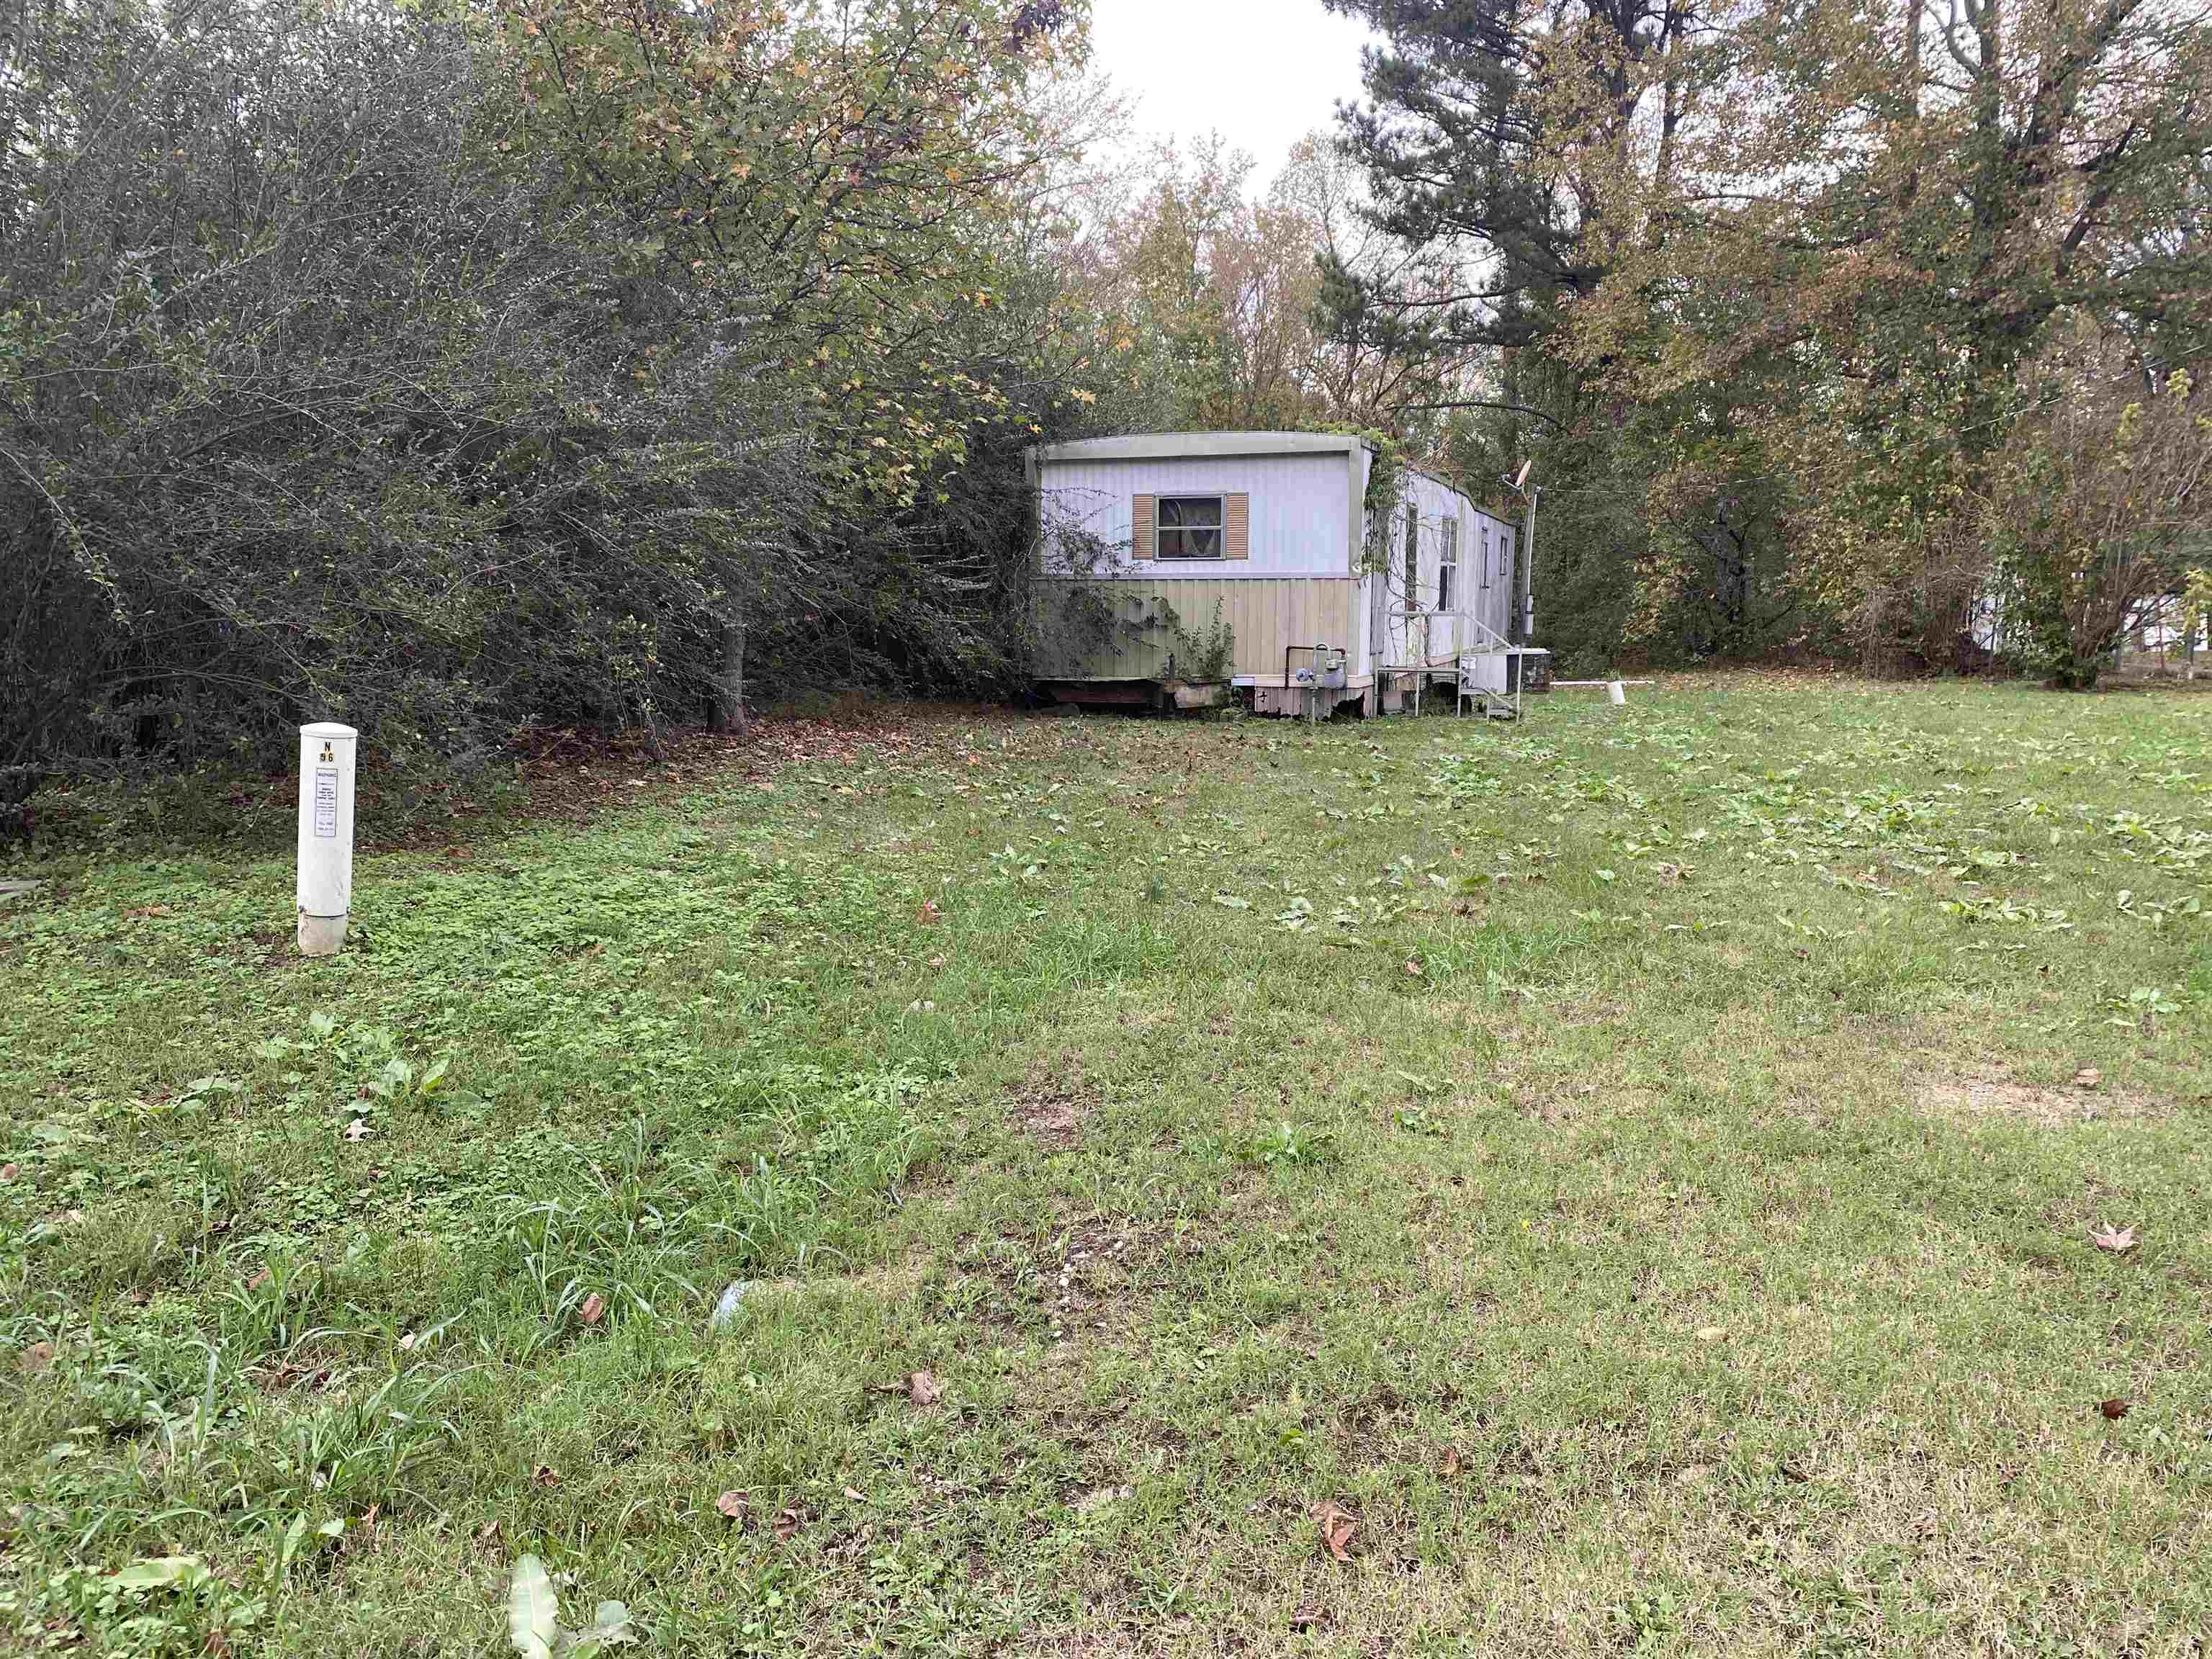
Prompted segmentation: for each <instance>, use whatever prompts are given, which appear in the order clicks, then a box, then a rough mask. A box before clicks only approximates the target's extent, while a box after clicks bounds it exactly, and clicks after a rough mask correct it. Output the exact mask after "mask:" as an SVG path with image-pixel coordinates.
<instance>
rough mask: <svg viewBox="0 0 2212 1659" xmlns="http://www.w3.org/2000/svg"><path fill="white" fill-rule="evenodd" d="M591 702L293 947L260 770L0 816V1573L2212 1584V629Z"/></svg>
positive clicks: (2009, 1595)
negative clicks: (1639, 663)
mask: <svg viewBox="0 0 2212 1659" xmlns="http://www.w3.org/2000/svg"><path fill="white" fill-rule="evenodd" d="M632 776H637V777H640V778H641V779H642V780H643V781H645V782H646V784H647V787H645V788H643V789H641V790H635V791H633V790H630V789H629V778H630V777H632ZM603 781H605V782H606V783H609V784H613V785H616V786H617V793H629V794H632V795H634V796H635V800H634V801H633V802H627V803H625V804H624V805H623V806H622V807H620V808H618V809H616V810H611V811H607V812H605V813H604V814H603V815H602V816H601V817H599V818H598V820H597V821H596V822H594V823H591V824H589V825H587V826H585V827H582V828H578V827H575V826H573V825H568V826H548V825H540V826H538V827H534V828H532V827H526V828H524V829H520V830H519V831H517V832H515V833H513V834H510V835H507V836H503V837H497V838H486V839H482V840H479V841H477V842H473V843H472V844H466V845H462V846H458V847H453V848H445V849H443V850H436V849H422V850H412V851H397V852H388V853H383V854H374V855H372V856H368V857H366V858H365V859H364V860H363V862H362V868H361V870H360V872H359V880H358V889H357V904H358V909H357V911H356V926H357V934H356V939H355V942H354V944H353V945H352V947H351V948H350V949H349V951H348V953H347V954H345V955H344V956H343V957H337V958H335V959H331V960H328V961H323V962H317V963H307V962H302V961H301V960H298V959H297V958H295V957H293V956H292V955H291V954H290V952H289V933H290V926H289V916H288V915H287V908H288V905H289V895H290V884H291V873H290V866H289V848H287V847H286V846H285V845H284V844H283V842H281V841H278V842H271V843H269V844H266V845H264V846H260V847H258V848H245V849H240V848H228V849H224V850H219V851H208V850H205V849H204V848H197V849H196V848H191V847H178V846H161V847H155V846H152V845H151V844H146V843H141V844H135V845H125V846H121V847H110V848H106V850H105V851H104V852H103V854H101V857H100V861H99V862H96V863H95V862H94V861H93V860H90V859H88V858H87V857H85V856H82V855H78V854H52V855H49V856H48V858H47V859H46V861H45V862H43V863H42V864H39V865H35V866H29V867H27V868H26V869H24V870H23V871H22V872H21V873H27V874H30V875H33V876H36V877H40V878H44V879H45V880H46V886H45V887H43V888H41V889H40V890H37V891H35V892H33V893H29V894H27V895H22V896H15V897H13V898H8V899H0V1111H4V1121H5V1122H6V1124H7V1126H8V1127H7V1129H6V1137H7V1140H6V1146H5V1147H4V1149H0V1158H4V1159H5V1160H6V1165H7V1167H6V1169H5V1170H4V1174H5V1176H6V1179H5V1182H4V1183H0V1218H4V1222H5V1243H4V1244H0V1285H4V1290H5V1304H4V1311H0V1351H4V1357H3V1358H0V1407H4V1413H5V1421H4V1425H0V1468H4V1471H5V1474H4V1480H5V1485H6V1487H7V1494H6V1499H5V1502H6V1504H7V1506H8V1508H7V1519H6V1521H5V1522H4V1523H0V1524H4V1526H5V1528H6V1531H5V1533H4V1534H0V1542H4V1545H5V1548H4V1551H0V1619H4V1620H5V1626H4V1628H5V1630H6V1632H7V1633H6V1635H4V1636H0V1645H6V1644H10V1643H14V1644H21V1645H24V1646H27V1647H30V1648H37V1647H40V1646H41V1645H45V1646H64V1645H67V1644H70V1643H71V1642H72V1641H74V1640H76V1639H77V1638H79V1637H80V1636H81V1637H82V1640H83V1644H84V1646H85V1648H86V1649H87V1650H93V1651H111V1650H112V1651H118V1652H133V1653H142V1654H156V1653H168V1654H177V1655H185V1654H198V1653H202V1652H205V1651H209V1650H220V1649H221V1648H222V1647H224V1646H227V1647H228V1650H229V1651H232V1652H237V1653H246V1652H270V1653H276V1652H283V1653H309V1652H330V1651H345V1650H373V1651H379V1652H415V1653H428V1652H449V1653H450V1652H471V1653H482V1652H488V1651H490V1650H494V1648H495V1646H497V1645H498V1644H500V1643H501V1641H502V1639H503V1632H504V1631H505V1629H506V1623H507V1609H508V1596H509V1589H510V1583H511V1582H512V1581H513V1577H514V1575H515V1572H516V1569H517V1566H518V1565H520V1563H522V1561H523V1560H524V1559H525V1558H526V1556H528V1557H535V1558H538V1559H541V1560H542V1561H543V1563H544V1568H545V1571H546V1574H547V1575H548V1576H547V1577H545V1578H544V1580H543V1581H542V1582H541V1581H539V1580H538V1578H536V1577H533V1576H532V1575H530V1574H528V1573H526V1574H525V1575H524V1576H525V1578H526V1581H527V1582H526V1584H525V1585H524V1586H523V1587H522V1590H521V1591H520V1592H519V1593H518V1594H519V1599H518V1602H517V1606H518V1608H521V1607H523V1600H524V1599H527V1600H528V1601H529V1608H528V1609H526V1611H527V1612H528V1616H529V1617H531V1618H535V1617H537V1615H538V1613H543V1615H544V1624H545V1627H546V1628H549V1629H552V1628H557V1627H556V1626H553V1624H552V1623H551V1621H552V1620H553V1619H554V1618H555V1616H556V1613H562V1615H563V1616H565V1617H567V1618H568V1619H569V1620H572V1621H582V1620H584V1616H585V1613H586V1610H588V1609H591V1608H592V1607H595V1606H598V1605H599V1604H600V1603H602V1602H605V1603H609V1604H619V1606H617V1607H616V1613H617V1614H619V1615H620V1618H619V1622H618V1623H617V1622H602V1623H601V1624H600V1625H599V1629H601V1630H602V1631H604V1632H611V1634H612V1635H613V1636H616V1637H621V1636H627V1637H629V1638H633V1639H634V1640H635V1642H636V1644H638V1645H639V1648H640V1649H641V1650H646V1651H654V1652H666V1653H676V1652H696V1651H723V1652H736V1653H767V1654H781V1653H831V1652H838V1653H844V1652H894V1651H905V1652H956V1653H957V1652H984V1651H1015V1652H1019V1651H1060V1652H1073V1651H1083V1652H1117V1651H1127V1652H1139V1651H1142V1652H1147V1653H1153V1652H1178V1653H1180V1652H1189V1653H1199V1652H1207V1653H1211V1652H1215V1651H1218V1650H1220V1648H1221V1645H1222V1644H1223V1643H1224V1642H1225V1641H1227V1640H1231V1639H1234V1640H1235V1641H1236V1642H1237V1644H1238V1645H1239V1646H1240V1647H1241V1649H1242V1650H1243V1651H1246V1652H1252V1653H1266V1652H1295V1651H1316V1652H1343V1651H1353V1650H1361V1651H1367V1650H1373V1651H1380V1650H1384V1649H1388V1650H1391V1651H1394V1652H1399V1653H1405V1654H1432V1653H1443V1652H1455V1651H1471V1650H1480V1651H1485V1652H1529V1653H1534V1652H1540V1651H1541V1652H1545V1653H1562V1652H1565V1653H1591V1654H1595V1653H1617V1652H1621V1651H1626V1650H1634V1651H1650V1652H1660V1651H1666V1652H1679V1651H1713V1652H1717V1651H1723V1650H1724V1651H1728V1652H1730V1653H1738V1652H1765V1651H1782V1650H1789V1651H1797V1652H1829V1653H1842V1652H1857V1651H1864V1650H1883V1651H1911V1652H1929V1653H1935V1652H1945V1653H1948V1652H1956V1651H1961V1650H1974V1651H1990V1652H2019V1653H2048V1654H2058V1653H2077V1652H2078V1653H2096V1652H2105V1653H2114V1654H2117V1653H2121V1652H2129V1653H2137V1654H2143V1655H2153V1654H2179V1653H2184V1652H2192V1651H2195V1647H2194V1646H2193V1644H2195V1643H2196V1642H2197V1640H2198V1639H2199V1638H2201V1637H2202V1635H2203V1632H2204V1631H2205V1630H2206V1629H2207V1628H2208V1627H2212V1569H2208V1567H2207V1565H2206V1564H2205V1560H2206V1552H2205V1550H2204V1547H2203V1543H2204V1541H2203V1526H2204V1521H2203V1517H2204V1516H2205V1515H2206V1514H2207V1513H2208V1512H2212V1439H2208V1434H2209V1433H2212V1406H2208V1401H2212V1356H2208V1354H2207V1352H2206V1349H2205V1346H2204V1332H2205V1330H2206V1328H2207V1319H2208V1315H2212V1290H2209V1289H2208V1286H2212V1231H2208V1227H2207V1222H2206V1215H2207V1210H2206V1203H2205V1200H2206V1195H2207V1191H2208V1186H2209V1185H2212V1182H2208V1174H2212V1170H2208V1159H2207V1153H2206V1150H2205V1127H2206V1123H2207V1121H2208V1119H2212V1069H2208V1066H2207V1063H2206V1059H2205V1056H2206V1040H2207V1037H2208V1035H2212V1015H2208V1012H2207V1010H2208V1008H2212V950H2208V949H2207V944H2208V938H2212V935H2208V932H2207V928H2208V923H2207V921H2206V919H2205V917H2204V915H2203V901H2204V898H2205V896H2206V889H2207V885H2208V883H2212V824H2209V823H2208V817H2207V812H2206V803H2207V799H2208V792H2212V699H2201V698H2190V697H2185V696H2179V697H2173V698H2167V699H2161V698H2156V697H2151V696H2107V697H2103V698H2097V699H2069V700H2057V699H2053V698H2051V697H2048V696H2040V695H2038V694H2035V693H2033V692H2029V691H2026V690H2019V689H2016V688H2008V687H1991V686H1983V685H1961V686H1957V687H1951V686H1943V687H1910V688H1875V687H1869V686H1864V685H1860V684H1853V683H1850V682H1842V681H1824V680H1809V679H1808V680H1800V679H1785V678H1774V677H1737V678H1711V679H1694V680H1687V681H1680V682H1669V683H1668V684H1665V685H1663V686H1662V687H1661V688H1659V689H1657V690H1656V691H1654V692H1653V693H1650V694H1648V695H1646V696H1642V697H1641V698H1640V699H1639V701H1638V702H1634V703H1632V704H1631V705H1630V706H1629V707H1627V708H1607V707H1606V706H1604V705H1602V704H1600V703H1595V702H1580V701H1576V700H1572V699H1571V698H1569V697H1568V696H1565V694H1561V695H1559V696H1554V697H1553V698H1550V699H1548V700H1546V701H1545V702H1542V703H1541V705H1540V706H1539V707H1538V708H1537V712H1536V714H1535V715H1534V718H1533V719H1532V720H1529V721H1528V723H1526V724H1525V725H1523V726H1520V727H1518V728H1500V727H1498V726H1492V724H1490V723H1488V722H1483V721H1474V720H1468V721H1454V720H1423V721H1395V722H1389V723H1385V724H1381V725H1359V724H1353V723H1340V724H1337V725H1333V726H1326V727H1323V728H1322V729H1321V730H1320V731H1318V732H1310V731H1309V730H1308V729H1307V728H1305V727H1304V726H1295V725H1290V724H1280V725H1278V724H1269V723H1259V722H1252V721H1243V722H1234V723H1230V724H1204V725H1199V724H1190V723H1176V724H1169V723H1162V722H1152V721H1139V720H1120V719H1114V720H1091V719H1081V720H1069V719H1061V720H1011V719H995V718H986V717H967V718H960V717H951V716H945V715H941V714H939V715H929V714H918V715H916V716H915V717H914V718H912V719H910V720H900V721H897V722H894V723H891V724H888V725H886V726H883V727H881V728H879V729H877V730H874V731H861V732H855V733H854V734H852V735H851V736H849V737H848V738H845V739H842V740H838V741H825V742H823V744H820V745H818V746H817V748H816V750H814V752H812V753H811V754H807V755H803V756H801V757H799V758H796V759H794V760H793V761H791V762H790V763H789V764H787V766H785V767H784V768H783V769H781V772H780V773H779V774H778V775H777V776H776V778H775V781H774V782H773V783H772V784H769V785H765V786H764V785H763V784H762V783H760V782H758V781H753V780H750V779H746V778H743V777H740V776H739V775H738V774H737V772H736V771H735V770H734V769H730V770H728V771H726V772H722V773H720V774H717V775H714V777H712V778H710V779H708V780H707V781H701V780H700V779H699V778H697V777H696V776H695V777H694V778H692V779H691V780H690V781H688V782H685V783H681V784H677V783H671V782H669V781H666V780H665V779H662V780H660V781H658V782H656V781H655V780H654V777H653V775H651V774H647V773H642V772H635V771H632V770H629V769H622V770H619V771H617V773H616V774H615V775H614V776H612V777H610V778H607V779H605V780H603ZM2107 1227H2108V1228H2111V1229H2115V1230H2131V1232H2123V1233H2122V1234H2120V1235H2119V1236H2117V1237H2116V1236H2115V1235H2114V1234H2112V1233H2110V1232H2108V1233H2107V1234H2106V1244H2107V1245H2110V1244H2113V1243H2122V1244H2128V1246H2129V1247H2128V1248H2124V1249H2110V1248H2100V1247H2099V1246H2098V1245H2097V1244H2095V1243H2093V1241H2092V1237H2091V1233H2092V1230H2093V1229H2098V1228H2107ZM2130 1238H2131V1240H2132V1243H2130V1242H2129V1241H2130ZM732 1281H743V1282H744V1285H745V1286H746V1288H745V1289H744V1292H743V1295H742V1297H741V1299H740V1300H739V1302H738V1306H737V1308H736V1310H735V1311H734V1314H733V1315H732V1316H731V1317H730V1318H728V1319H727V1320H726V1321H725V1322H723V1323H722V1324H721V1325H720V1327H719V1328H710V1327H709V1312H710V1310H712V1309H713V1308H714V1305H715V1304H716V1303H717V1301H718V1299H720V1298H721V1297H722V1296H723V1292H724V1290H725V1287H726V1286H727V1285H730V1284H731V1283H732ZM2100 1405H2102V1406H2103V1407H2107V1408H2106V1409H2100ZM1324 1504H1333V1505H1335V1506H1336V1509H1335V1510H1319V1515H1320V1517H1321V1522H1322V1524H1321V1525H1319V1526H1317V1525H1316V1509H1317V1506H1321V1505H1324ZM1339 1511H1341V1514H1340V1513H1339ZM1346 1516H1349V1517H1351V1520H1350V1524H1349V1529H1348V1530H1346V1520H1345V1517H1346ZM1324 1534H1326V1537H1325V1536H1324ZM1332 1543H1333V1544H1335V1545H1340V1546H1341V1547H1342V1548H1343V1551H1344V1553H1345V1555H1346V1557H1347V1558H1348V1559H1343V1560H1339V1559H1336V1558H1335V1555H1334V1553H1333V1550H1332V1549H1331V1548H1330V1547H1328V1545H1329V1544H1332ZM556 1596H557V1598H558V1602H559V1607H557V1608H556V1607H555V1606H554V1605H553V1602H554V1598H555V1597H556ZM603 1611H604V1610H603ZM524 1616H525V1615H524V1612H518V1613H517V1617H518V1619H523V1618H524ZM610 1619H611V1615H610ZM216 1632H220V1633H221V1640H220V1642H217V1641H216V1639H215V1638H216Z"/></svg>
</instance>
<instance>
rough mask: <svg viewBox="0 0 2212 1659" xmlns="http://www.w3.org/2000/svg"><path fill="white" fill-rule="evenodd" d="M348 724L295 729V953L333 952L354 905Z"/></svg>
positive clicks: (326, 723) (350, 732)
mask: <svg viewBox="0 0 2212 1659" xmlns="http://www.w3.org/2000/svg"><path fill="white" fill-rule="evenodd" d="M360 735H361V734H360V733H359V732H356V731H355V730H354V729H353V727H351V726H339V725H337V724H335V723H334V722H331V721H328V720H323V721H318V722H317V723H316V724H315V725H313V726H301V728H300V880H299V901H300V954H301V956H305V957H327V956H335V955H336V954H337V949H338V947H339V946H340V945H343V944H344V943H345V936H346V915H347V913H348V912H349V911H350V910H351V909H352V908H353V772H354V740H355V739H356V738H358V737H359V736H360Z"/></svg>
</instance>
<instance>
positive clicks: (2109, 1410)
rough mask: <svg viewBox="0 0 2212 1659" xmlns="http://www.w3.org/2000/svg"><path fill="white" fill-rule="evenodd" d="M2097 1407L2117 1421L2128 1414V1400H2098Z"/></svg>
mask: <svg viewBox="0 0 2212 1659" xmlns="http://www.w3.org/2000/svg"><path fill="white" fill-rule="evenodd" d="M2097 1409H2098V1410H2099V1411H2100V1412H2102V1413H2104V1414H2105V1415H2106V1417H2108V1418H2110V1419H2112V1421H2113V1422H2115V1423H2117V1422H2118V1421H2119V1420H2120V1419H2122V1418H2124V1417H2125V1416H2126V1415H2127V1414H2128V1402H2127V1401H2124V1400H2100V1401H2098V1402H2097Z"/></svg>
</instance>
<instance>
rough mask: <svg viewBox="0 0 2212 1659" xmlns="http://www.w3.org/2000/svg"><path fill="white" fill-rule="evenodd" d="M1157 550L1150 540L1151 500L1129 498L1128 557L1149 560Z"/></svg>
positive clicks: (1146, 496)
mask: <svg viewBox="0 0 2212 1659" xmlns="http://www.w3.org/2000/svg"><path fill="white" fill-rule="evenodd" d="M1158 550H1159V549H1158V544H1156V543H1155V542H1154V541H1153V540H1152V497H1151V496H1150V495H1133V496H1131V497H1130V498H1129V556H1130V557H1131V558H1133V559H1149V558H1151V557H1152V555H1153V554H1154V553H1156V552H1158Z"/></svg>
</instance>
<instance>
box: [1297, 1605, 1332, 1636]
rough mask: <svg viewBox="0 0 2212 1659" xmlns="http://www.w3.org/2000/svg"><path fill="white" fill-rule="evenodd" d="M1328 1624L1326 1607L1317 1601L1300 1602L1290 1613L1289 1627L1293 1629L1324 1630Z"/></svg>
mask: <svg viewBox="0 0 2212 1659" xmlns="http://www.w3.org/2000/svg"><path fill="white" fill-rule="evenodd" d="M1327 1627H1328V1608H1327V1607H1323V1606H1322V1604H1321V1603H1320V1602H1318V1601H1304V1602H1301V1603H1299V1605H1298V1610H1297V1612H1296V1613H1292V1614H1291V1629H1292V1630H1295V1631H1310V1630H1324V1629H1326V1628H1327Z"/></svg>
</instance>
